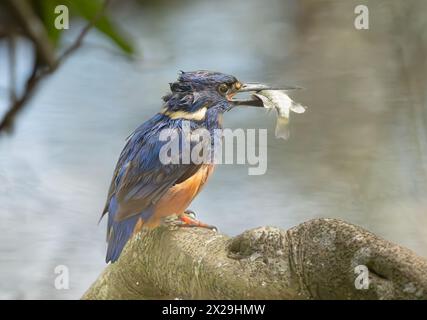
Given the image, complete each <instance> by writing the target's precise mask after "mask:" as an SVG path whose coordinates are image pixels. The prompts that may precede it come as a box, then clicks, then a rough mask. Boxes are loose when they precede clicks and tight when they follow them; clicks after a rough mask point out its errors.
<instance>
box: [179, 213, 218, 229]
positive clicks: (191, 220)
mask: <svg viewBox="0 0 427 320" xmlns="http://www.w3.org/2000/svg"><path fill="white" fill-rule="evenodd" d="M178 219H179V220H180V221H181V224H179V225H178V226H180V227H199V228H206V229H210V230H213V231H215V232H217V231H218V228H217V227H215V226H212V225H209V224H206V223H203V222H201V221H199V220H197V219H196V214H195V213H194V211H192V210H186V211H185V212H184V213H183V214H181V215H179V216H178Z"/></svg>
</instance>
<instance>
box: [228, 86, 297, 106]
mask: <svg viewBox="0 0 427 320" xmlns="http://www.w3.org/2000/svg"><path fill="white" fill-rule="evenodd" d="M300 89H302V88H300V87H289V86H283V87H273V86H269V85H267V84H263V83H254V82H253V83H244V84H242V85H241V86H240V89H238V90H236V94H239V93H256V92H259V91H262V90H283V91H291V90H300ZM231 101H232V102H233V103H234V104H235V105H236V106H253V107H263V103H262V101H261V100H260V99H258V98H257V97H254V96H251V97H250V98H247V99H233V100H231Z"/></svg>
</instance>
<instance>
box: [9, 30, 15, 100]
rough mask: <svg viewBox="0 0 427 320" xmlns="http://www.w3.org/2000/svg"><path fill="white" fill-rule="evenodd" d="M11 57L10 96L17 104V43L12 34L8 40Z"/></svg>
mask: <svg viewBox="0 0 427 320" xmlns="http://www.w3.org/2000/svg"><path fill="white" fill-rule="evenodd" d="M7 42H8V46H7V47H8V56H9V61H8V63H9V95H10V101H12V103H15V102H16V43H15V36H14V35H13V34H12V35H11V36H10V37H8V38H7Z"/></svg>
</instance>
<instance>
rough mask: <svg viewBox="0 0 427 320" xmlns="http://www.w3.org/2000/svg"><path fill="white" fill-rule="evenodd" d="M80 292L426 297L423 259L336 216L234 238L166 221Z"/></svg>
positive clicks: (109, 295) (100, 295)
mask: <svg viewBox="0 0 427 320" xmlns="http://www.w3.org/2000/svg"><path fill="white" fill-rule="evenodd" d="M358 266H361V267H358ZM365 268H367V269H365ZM363 270H365V273H363V274H359V272H361V271H363ZM366 270H368V273H366ZM366 274H368V275H369V278H368V279H369V280H368V281H369V282H368V283H369V287H368V288H365V289H363V288H361V289H357V288H358V287H359V288H360V286H358V285H356V283H360V284H362V285H363V284H364V283H365V284H366V279H367V278H365V281H364V282H363V281H362V282H360V281H361V279H362V278H363V275H366ZM82 298H83V299H152V298H182V299H427V260H426V259H424V258H421V257H419V256H417V255H416V254H415V253H414V252H412V251H410V250H409V249H406V248H403V247H401V246H399V245H396V244H393V243H391V242H389V241H386V240H383V239H381V238H379V237H377V236H376V235H374V234H372V233H370V232H368V231H366V230H364V229H362V228H361V227H358V226H355V225H352V224H349V223H346V222H344V221H341V220H336V219H316V220H310V221H307V222H304V223H302V224H300V225H298V226H296V227H293V228H291V229H289V230H287V231H286V230H281V229H279V228H275V227H260V228H256V229H253V230H248V231H245V232H244V233H242V234H241V235H238V236H236V237H234V238H230V237H228V236H226V235H223V234H218V233H215V232H213V231H210V230H206V229H201V228H176V227H171V226H170V225H165V226H161V227H159V228H156V229H154V230H143V231H141V232H140V233H139V234H137V235H136V236H135V237H134V238H133V239H131V240H130V241H129V243H128V244H127V245H126V247H125V250H124V251H123V253H122V255H121V257H120V259H119V260H118V261H117V262H116V263H113V264H111V265H108V266H107V267H106V269H105V270H104V272H103V273H102V274H101V275H100V276H99V278H98V279H97V280H96V281H95V283H94V284H93V285H92V286H91V287H90V288H89V289H88V291H87V292H86V293H85V294H84V295H83V297H82Z"/></svg>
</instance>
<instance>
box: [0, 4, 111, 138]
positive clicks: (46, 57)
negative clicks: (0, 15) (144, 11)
mask: <svg viewBox="0 0 427 320" xmlns="http://www.w3.org/2000/svg"><path fill="white" fill-rule="evenodd" d="M110 2H111V0H105V1H104V4H103V6H102V8H101V10H100V11H99V12H98V13H97V14H96V15H95V16H94V17H93V18H92V19H91V20H90V21H89V22H88V23H87V25H86V26H85V27H84V28H83V29H82V30H81V32H80V33H79V35H78V36H77V38H76V40H75V41H74V42H73V43H72V44H71V45H70V46H69V47H68V48H67V49H65V50H64V52H63V53H62V54H61V55H60V56H59V57H58V58H56V59H55V58H53V59H51V58H52V56H51V52H50V49H49V48H48V47H46V46H50V41H49V40H48V39H47V38H45V37H44V35H42V34H41V33H37V32H34V31H33V29H42V30H44V28H43V27H42V26H40V27H41V28H34V25H38V24H39V23H40V21H37V19H38V18H37V17H36V16H34V15H33V13H32V11H31V8H28V3H27V2H25V1H22V0H9V3H10V5H11V6H12V7H13V8H14V9H15V12H17V15H18V17H19V18H20V19H21V20H22V23H23V25H24V28H25V29H26V31H27V33H28V36H29V37H30V39H31V40H32V41H33V43H34V44H35V47H36V48H37V59H35V60H34V65H33V69H32V72H31V74H30V76H29V78H28V80H27V84H26V87H25V90H24V92H23V94H22V95H21V96H20V97H19V98H17V99H14V100H12V105H11V106H10V107H9V109H8V111H7V112H6V113H5V115H4V116H3V118H2V119H1V121H0V132H2V131H6V130H9V129H11V128H12V126H13V122H14V119H15V117H16V115H17V114H18V113H19V112H21V111H22V109H23V108H24V106H25V103H26V102H27V101H28V99H29V98H30V97H31V96H32V95H33V94H34V91H35V90H36V88H37V87H38V84H39V83H40V81H41V80H42V79H43V78H44V77H46V76H47V75H49V74H51V73H53V72H54V71H55V70H57V68H58V67H59V66H60V65H61V64H62V63H63V62H64V61H65V60H66V59H67V58H68V57H69V56H70V55H71V54H72V53H73V52H75V51H76V50H77V49H78V48H79V47H80V46H81V45H82V43H83V39H84V37H85V36H86V35H87V33H88V32H89V31H90V29H91V28H92V27H93V26H94V25H95V24H96V22H97V21H98V20H99V19H100V18H101V17H102V16H103V15H104V13H105V10H106V8H107V7H108V5H109V4H110ZM29 9H30V10H29ZM39 31H40V30H39ZM41 61H43V62H44V63H45V64H47V67H45V66H44V65H43V64H42V63H41Z"/></svg>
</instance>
